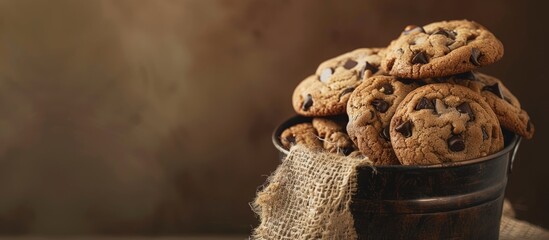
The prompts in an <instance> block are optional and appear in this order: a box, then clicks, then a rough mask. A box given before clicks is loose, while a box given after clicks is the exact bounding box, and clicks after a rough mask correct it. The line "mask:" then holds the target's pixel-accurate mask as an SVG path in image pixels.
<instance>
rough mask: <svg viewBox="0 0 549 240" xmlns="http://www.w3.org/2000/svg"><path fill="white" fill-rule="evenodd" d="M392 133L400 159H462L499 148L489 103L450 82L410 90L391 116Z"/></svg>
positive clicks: (416, 161)
mask: <svg viewBox="0 0 549 240" xmlns="http://www.w3.org/2000/svg"><path fill="white" fill-rule="evenodd" d="M390 135H391V143H392V145H393V149H394V151H395V154H396V155H397V157H398V159H399V160H400V162H401V163H402V164H404V165H426V164H438V163H444V162H456V161H463V160H468V159H474V158H478V157H483V156H486V155H489V154H492V153H495V152H497V151H499V150H501V149H502V148H503V134H502V132H501V127H500V125H499V122H498V120H497V118H496V115H495V113H494V112H493V111H492V109H491V108H490V106H489V105H488V103H486V101H484V99H483V97H482V96H480V95H479V94H478V93H476V92H474V91H472V90H470V89H469V88H466V87H463V86H459V85H454V84H449V83H439V84H430V85H425V86H423V87H420V88H417V89H416V90H414V91H412V92H410V94H408V96H406V98H405V99H404V100H403V101H402V102H401V103H400V105H399V107H398V109H397V110H396V113H395V115H394V116H393V119H392V120H391V125H390Z"/></svg>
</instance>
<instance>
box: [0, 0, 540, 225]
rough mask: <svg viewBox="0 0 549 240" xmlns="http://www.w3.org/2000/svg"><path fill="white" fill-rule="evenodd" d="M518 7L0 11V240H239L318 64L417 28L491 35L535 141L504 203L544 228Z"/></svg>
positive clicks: (531, 28) (98, 4) (527, 46)
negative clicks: (99, 239) (57, 237)
mask: <svg viewBox="0 0 549 240" xmlns="http://www.w3.org/2000/svg"><path fill="white" fill-rule="evenodd" d="M538 2H542V1H534V0H524V1H475V0H470V1H469V0H467V1H454V2H447V3H441V2H440V1H436V0H421V1H402V2H398V1H372V0H369V1H358V0H357V1H335V0H334V1H327V0H322V1H316V0H308V1H292V0H280V1H244V0H239V1H236V0H234V1H229V0H227V1H222V0H219V1H214V0H211V1H198V0H196V1H191V0H188V1H185V0H181V1H167V0H166V1H131V0H119V1H85V0H80V1H78V0H66V1H63V0H55V1H46V0H43V1H39V0H36V1H29V0H13V1H5V0H0V233H2V234H14V233H30V234H90V233H98V234H179V233H184V234H191V233H240V234H246V233H248V232H249V231H250V229H251V228H252V227H253V226H254V225H255V224H257V219H256V218H255V217H254V214H253V213H252V211H251V210H250V207H249V206H248V202H250V201H251V200H252V199H253V197H254V194H255V191H256V188H257V187H258V186H259V185H261V184H262V183H263V182H264V180H265V178H266V176H267V175H268V174H269V173H270V172H271V171H273V170H274V169H275V167H276V165H277V155H276V152H275V150H274V148H273V147H272V145H271V142H270V133H271V131H272V129H273V128H274V127H275V126H276V125H277V124H278V123H279V122H281V121H282V120H284V119H285V118H287V117H289V116H291V115H292V114H293V113H292V109H291V104H290V96H291V93H292V90H293V88H294V87H295V86H296V84H297V83H298V82H299V81H300V80H301V79H302V78H304V77H306V76H307V75H308V74H310V73H312V72H313V71H314V69H315V68H316V66H317V65H318V63H320V62H321V61H322V60H324V59H327V58H330V57H333V56H335V55H337V54H340V53H343V52H345V51H349V50H352V49H355V48H358V47H368V46H385V45H387V44H388V42H389V41H390V40H391V39H392V38H394V37H396V36H398V34H399V33H400V31H401V30H402V28H403V27H404V26H406V25H408V24H418V25H422V24H427V23H429V22H431V21H437V20H443V19H462V18H468V19H471V20H476V21H478V22H480V23H482V24H483V25H485V26H487V27H488V28H489V29H490V30H492V31H493V32H494V33H495V34H496V35H497V36H498V37H499V38H500V39H501V40H502V42H503V43H504V45H505V47H506V49H505V57H504V58H503V60H502V61H500V62H499V63H497V64H494V65H493V66H489V67H487V68H485V70H483V71H485V72H487V73H490V74H494V75H495V76H498V77H500V78H501V79H503V80H504V81H505V82H506V84H507V85H508V87H509V88H510V89H512V90H513V92H514V93H515V95H516V96H517V97H518V98H519V99H521V101H522V104H523V106H524V108H526V109H527V110H528V111H529V112H530V114H531V117H532V119H533V121H534V123H536V128H537V132H536V136H535V138H534V139H533V140H531V141H524V142H523V144H522V146H521V149H520V153H519V155H518V162H517V163H516V165H515V171H514V172H513V174H512V179H511V182H510V185H509V188H508V192H507V193H508V196H509V197H510V199H511V200H512V202H513V203H514V204H515V206H516V208H517V210H518V214H519V217H521V218H523V219H527V220H529V221H531V222H533V223H536V224H541V225H543V226H545V227H549V218H548V217H547V214H549V206H548V205H547V203H548V202H549V191H548V188H547V183H546V182H547V180H548V179H549V178H548V175H547V173H546V172H547V169H548V168H549V161H548V160H547V156H545V155H543V153H542V151H544V150H546V148H547V147H548V141H547V138H544V136H547V135H548V134H549V128H547V127H546V125H545V123H547V122H548V121H549V119H548V118H549V114H547V112H546V111H547V110H546V109H547V102H548V100H547V88H546V84H545V82H547V77H546V76H547V75H546V74H545V73H544V71H545V70H546V69H547V66H546V65H547V63H546V61H545V59H546V56H547V54H548V51H547V47H546V42H547V37H548V34H547V25H546V23H547V22H549V21H548V20H549V19H548V16H547V15H548V14H547V13H546V8H545V7H544V6H541V5H538Z"/></svg>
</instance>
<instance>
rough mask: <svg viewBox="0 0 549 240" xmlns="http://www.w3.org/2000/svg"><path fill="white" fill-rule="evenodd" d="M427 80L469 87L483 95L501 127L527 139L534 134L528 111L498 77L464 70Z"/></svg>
mask: <svg viewBox="0 0 549 240" xmlns="http://www.w3.org/2000/svg"><path fill="white" fill-rule="evenodd" d="M427 81H429V82H435V83H437V82H448V83H453V84H459V85H462V86H466V87H468V88H470V89H471V90H473V91H475V92H477V93H479V94H480V95H481V96H483V97H484V100H485V101H486V102H487V103H488V105H490V107H491V108H492V110H493V111H494V113H495V114H496V116H497V118H498V120H499V123H500V124H501V126H502V127H504V128H506V129H508V130H510V131H511V132H514V133H517V134H519V135H521V136H523V137H525V138H527V139H530V138H532V136H533V135H534V125H533V124H532V122H531V121H530V117H529V116H528V113H527V112H526V111H524V110H523V109H522V108H521V105H520V102H519V101H518V99H517V98H516V97H515V96H514V95H513V94H512V93H511V91H509V89H507V87H505V85H503V83H502V82H501V81H500V80H499V79H497V78H495V77H492V76H489V75H486V74H483V73H479V72H466V73H462V74H457V75H452V76H449V77H443V78H434V79H428V80H427Z"/></svg>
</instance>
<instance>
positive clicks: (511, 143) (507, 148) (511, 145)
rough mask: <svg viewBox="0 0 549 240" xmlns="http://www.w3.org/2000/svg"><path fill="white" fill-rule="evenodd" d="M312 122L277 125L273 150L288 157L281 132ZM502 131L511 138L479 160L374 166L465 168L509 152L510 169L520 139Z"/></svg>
mask: <svg viewBox="0 0 549 240" xmlns="http://www.w3.org/2000/svg"><path fill="white" fill-rule="evenodd" d="M311 120H312V117H305V116H301V115H294V116H293V117H291V118H288V119H287V120H286V121H284V122H282V123H281V124H279V125H278V126H277V127H276V128H275V130H274V131H273V133H272V142H273V145H274V146H275V148H276V149H277V150H278V151H279V152H280V153H282V154H284V155H288V154H289V153H290V151H289V150H287V149H285V148H284V147H283V146H282V143H281V142H280V137H279V136H280V135H281V134H282V131H284V130H285V129H286V128H288V127H290V126H293V125H296V124H299V123H304V122H310V121H311ZM502 131H503V132H504V135H505V133H508V134H509V135H511V138H510V139H509V140H508V141H505V142H504V144H505V145H504V148H503V149H502V150H500V151H498V152H496V153H493V154H490V155H487V156H484V157H480V158H474V159H469V160H464V161H459V162H445V163H438V164H429V165H379V166H375V168H376V169H407V170H413V169H431V168H450V167H460V166H466V165H471V164H475V163H480V162H485V161H489V160H495V159H497V158H498V157H500V156H502V155H504V154H508V153H509V152H511V151H513V152H512V154H513V155H512V156H511V158H512V159H511V161H510V163H511V164H510V166H509V168H511V167H512V163H513V162H514V158H515V154H516V151H517V148H518V146H519V143H520V140H521V137H520V136H518V135H517V134H515V133H512V132H510V131H507V130H505V129H502Z"/></svg>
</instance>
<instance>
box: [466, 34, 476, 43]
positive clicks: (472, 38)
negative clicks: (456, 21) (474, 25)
mask: <svg viewBox="0 0 549 240" xmlns="http://www.w3.org/2000/svg"><path fill="white" fill-rule="evenodd" d="M475 39H477V35H469V36H468V37H467V40H466V42H470V41H473V40H475Z"/></svg>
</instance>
